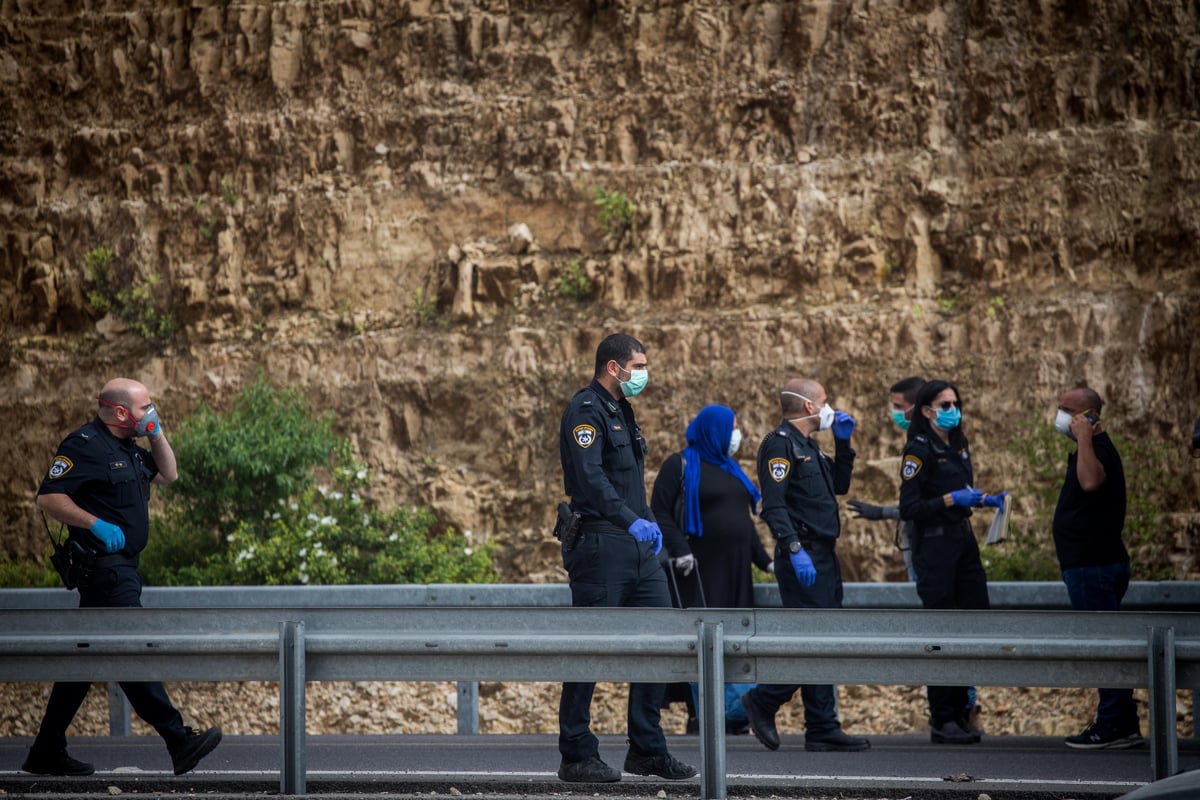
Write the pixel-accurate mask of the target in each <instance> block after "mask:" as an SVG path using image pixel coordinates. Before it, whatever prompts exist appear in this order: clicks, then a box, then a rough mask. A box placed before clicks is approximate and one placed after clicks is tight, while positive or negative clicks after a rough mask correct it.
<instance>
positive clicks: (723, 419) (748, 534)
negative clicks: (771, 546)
mask: <svg viewBox="0 0 1200 800" xmlns="http://www.w3.org/2000/svg"><path fill="white" fill-rule="evenodd" d="M740 442H741V431H740V430H739V429H738V427H737V415H736V414H735V413H734V411H733V409H731V408H728V407H727V406H722V405H710V406H705V407H704V408H702V409H701V410H700V413H699V414H697V415H696V418H695V419H693V420H692V421H691V423H690V424H689V425H688V427H687V447H686V448H685V449H684V450H682V451H681V452H678V453H673V454H672V455H670V456H668V457H667V460H666V461H664V462H663V464H662V467H661V468H660V469H659V471H658V477H657V478H656V479H655V481H654V491H653V493H652V494H651V497H650V506H651V508H652V509H653V510H654V516H655V518H656V519H657V520H658V524H659V527H661V528H662V532H663V547H664V549H665V550H667V552H668V553H669V554H670V557H671V559H672V562H673V563H674V564H675V566H676V569H677V570H678V573H681V579H680V580H679V581H677V583H678V584H679V592H680V595H681V597H680V601H681V604H682V605H683V607H685V608H686V607H689V606H705V605H706V606H708V607H710V608H750V607H751V606H753V605H754V580H753V577H752V576H751V572H750V565H751V564H754V565H756V566H758V567H759V568H760V569H762V570H763V571H770V567H771V566H772V563H771V557H770V556H768V555H767V552H766V550H765V549H764V548H763V545H762V541H761V540H760V539H759V538H758V531H757V530H756V529H755V526H754V520H753V518H752V514H754V513H756V510H757V506H758V501H759V498H760V495H759V492H758V488H757V487H756V486H755V485H754V482H753V481H751V480H750V478H749V477H747V475H746V473H745V472H743V471H742V468H741V467H740V466H739V465H738V463H737V461H735V460H734V458H733V455H734V454H735V453H736V452H737V449H738V445H739V444H740ZM697 564H699V566H698V567H697V566H696V565H697ZM693 570H694V571H695V572H696V574H698V575H699V581H698V582H697V581H696V580H695V578H692V579H691V580H688V579H687V576H689V575H691V574H692V573H693ZM701 588H702V589H703V593H701V591H700V589H701Z"/></svg>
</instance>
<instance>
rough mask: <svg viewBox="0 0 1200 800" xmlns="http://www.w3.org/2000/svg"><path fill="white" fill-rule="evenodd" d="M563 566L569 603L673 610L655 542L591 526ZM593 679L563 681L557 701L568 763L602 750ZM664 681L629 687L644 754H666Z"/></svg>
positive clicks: (631, 718) (633, 727) (635, 739)
mask: <svg viewBox="0 0 1200 800" xmlns="http://www.w3.org/2000/svg"><path fill="white" fill-rule="evenodd" d="M563 566H565V567H566V569H567V575H568V576H569V577H570V580H571V605H573V606H576V607H597V606H605V607H618V606H622V607H633V608H669V607H670V606H671V596H670V594H669V593H668V591H667V577H666V573H664V572H663V569H662V567H661V566H660V565H659V563H658V559H657V558H656V557H655V555H654V544H653V543H652V542H639V541H637V540H636V539H634V538H633V536H631V535H630V534H629V533H628V532H626V531H622V530H619V529H617V528H612V529H611V530H605V531H600V530H596V529H590V530H588V531H586V532H585V533H584V534H583V538H582V539H581V540H580V542H579V544H578V545H577V546H576V547H575V549H574V550H572V551H571V552H569V553H563ZM595 689H596V684H594V683H564V684H563V687H562V698H561V699H560V701H559V704H558V751H559V753H561V754H562V760H563V761H565V762H568V763H570V762H574V761H582V760H584V759H586V758H590V757H593V756H596V757H598V756H599V754H600V742H599V740H598V739H597V738H596V736H595V734H593V733H592V730H591V722H592V711H591V708H592V694H593V692H594V691H595ZM665 691H666V684H662V683H631V684H630V685H629V707H628V723H627V724H628V734H629V745H630V748H631V749H632V750H634V751H636V752H638V753H640V754H643V755H661V754H664V753H666V752H667V739H666V737H665V736H663V731H662V724H661V715H662V712H661V706H662V700H663V696H664V692H665Z"/></svg>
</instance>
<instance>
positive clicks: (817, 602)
mask: <svg viewBox="0 0 1200 800" xmlns="http://www.w3.org/2000/svg"><path fill="white" fill-rule="evenodd" d="M804 549H805V551H806V552H807V553H808V555H809V558H811V559H812V562H813V566H814V567H816V568H817V581H816V583H814V584H813V585H812V586H801V585H800V581H799V580H797V579H796V572H795V571H794V570H793V569H792V562H791V559H790V558H788V552H787V549H786V548H784V547H782V546H781V545H778V544H777V545H776V546H775V581H776V582H777V583H778V584H779V599H780V601H781V602H782V604H783V607H784V608H841V607H842V565H841V563H840V562H839V561H838V557H837V550H836V542H835V540H833V539H830V540H828V541H820V542H814V543H806V544H805V546H804ZM797 689H799V690H800V699H801V700H802V701H803V702H804V732H805V734H806V735H808V736H820V735H822V734H826V733H830V732H832V731H836V730H838V729H840V728H841V727H842V725H841V722H839V721H838V711H837V687H836V686H834V685H832V684H786V683H772V684H761V683H760V684H759V685H758V686H757V687H756V688H755V689H754V690H753V691H754V697H755V699H757V700H758V701H759V703H760V704H761V705H762V706H763V707H764V709H765V710H766V711H768V712H769V713H771V714H774V713H775V712H777V711H778V710H779V707H780V706H782V705H783V704H784V703H786V702H788V701H789V700H791V699H792V697H793V696H794V695H795V694H796V690H797Z"/></svg>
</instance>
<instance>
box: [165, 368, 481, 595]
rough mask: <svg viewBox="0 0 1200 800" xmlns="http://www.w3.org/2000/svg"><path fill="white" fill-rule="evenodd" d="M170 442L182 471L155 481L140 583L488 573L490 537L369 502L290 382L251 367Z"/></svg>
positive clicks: (359, 479) (435, 578) (474, 576)
mask: <svg viewBox="0 0 1200 800" xmlns="http://www.w3.org/2000/svg"><path fill="white" fill-rule="evenodd" d="M172 445H173V447H174V449H175V453H176V457H177V459H178V461H179V472H180V478H179V480H178V481H176V482H175V483H174V484H172V485H171V486H169V487H165V488H166V491H165V492H164V501H165V509H164V511H163V513H161V514H158V515H156V516H155V517H154V520H153V522H152V527H151V535H150V545H149V546H148V547H147V548H146V551H145V552H144V553H143V556H142V572H143V575H144V577H145V579H146V582H147V584H157V585H166V586H199V585H261V584H266V585H294V584H344V583H490V582H493V581H495V580H496V575H495V572H494V570H493V567H492V561H491V556H492V546H491V545H490V544H484V545H474V544H472V542H471V541H470V538H471V537H470V534H469V533H468V534H463V535H460V534H458V533H456V532H455V531H454V530H453V529H452V528H447V529H445V530H438V529H437V525H436V520H435V518H434V515H433V512H431V511H430V510H429V509H427V508H414V509H405V508H399V509H393V510H390V511H389V510H381V509H377V508H372V507H371V506H370V505H369V504H368V503H367V502H366V501H365V500H364V499H363V495H364V494H366V493H367V490H368V489H369V488H370V482H371V477H370V473H369V471H368V469H367V468H366V465H364V464H361V463H359V462H357V461H355V460H354V459H353V458H352V457H351V455H350V446H349V442H347V441H346V440H345V439H342V438H340V437H338V436H337V435H336V434H334V433H333V431H332V426H331V421H330V419H329V418H328V417H326V418H324V419H322V420H320V421H314V420H313V419H311V417H310V415H309V412H308V411H307V409H306V408H305V406H304V403H303V401H302V399H301V397H300V395H299V393H297V392H294V391H289V390H276V389H274V388H273V387H271V386H270V384H269V383H267V382H266V381H265V380H264V379H262V378H261V377H260V378H259V379H258V380H257V381H256V382H255V383H254V384H252V385H250V386H248V387H246V389H245V390H243V392H242V394H241V395H240V396H239V397H238V399H237V400H236V401H235V402H234V405H233V408H232V409H231V410H230V412H229V413H226V414H219V413H216V412H213V411H211V410H209V409H208V408H207V407H202V408H201V409H200V411H199V412H198V413H197V415H196V416H195V417H194V418H192V419H190V420H187V421H185V422H184V423H183V424H182V425H181V426H180V429H179V432H178V433H177V434H175V435H174V436H173V438H172ZM318 473H322V474H323V473H328V475H329V476H330V478H331V482H332V488H330V487H329V486H324V485H319V484H318V483H317V479H316V475H317V474H318Z"/></svg>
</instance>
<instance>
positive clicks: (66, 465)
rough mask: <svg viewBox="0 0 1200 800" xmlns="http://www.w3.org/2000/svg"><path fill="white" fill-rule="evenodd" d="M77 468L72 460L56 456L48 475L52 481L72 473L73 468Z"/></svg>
mask: <svg viewBox="0 0 1200 800" xmlns="http://www.w3.org/2000/svg"><path fill="white" fill-rule="evenodd" d="M73 466H75V465H74V464H73V463H71V459H69V458H67V457H66V456H55V457H54V461H52V462H50V471H49V472H48V473H46V474H47V475H48V476H49V477H50V478H51V479H52V480H53V479H54V478H61V477H62V476H63V475H66V474H67V473H68V472H70V471H71V467H73Z"/></svg>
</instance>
